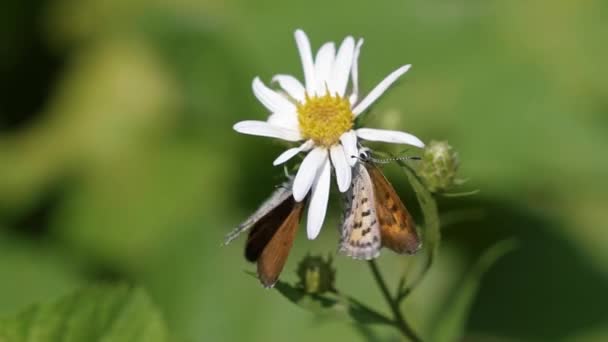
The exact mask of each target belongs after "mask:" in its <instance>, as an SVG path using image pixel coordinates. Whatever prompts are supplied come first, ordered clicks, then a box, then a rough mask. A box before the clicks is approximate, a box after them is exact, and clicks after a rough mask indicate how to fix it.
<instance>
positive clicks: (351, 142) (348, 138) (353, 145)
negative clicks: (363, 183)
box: [340, 130, 359, 166]
mask: <svg viewBox="0 0 608 342" xmlns="http://www.w3.org/2000/svg"><path fill="white" fill-rule="evenodd" d="M340 142H341V143H342V147H343V148H344V155H345V156H346V160H347V161H348V165H350V166H353V165H355V164H356V163H357V160H358V159H357V157H358V156H359V151H358V149H357V134H356V133H355V131H352V130H351V131H348V132H346V133H344V134H342V136H341V137H340Z"/></svg>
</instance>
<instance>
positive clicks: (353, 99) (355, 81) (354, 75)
mask: <svg viewBox="0 0 608 342" xmlns="http://www.w3.org/2000/svg"><path fill="white" fill-rule="evenodd" d="M362 45H363V38H361V39H359V40H358V41H357V45H356V46H355V53H354V54H353V67H352V69H351V71H350V77H351V81H352V89H353V92H352V93H351V94H350V98H349V101H350V104H351V105H354V104H355V103H357V100H358V99H359V53H360V52H361V46H362Z"/></svg>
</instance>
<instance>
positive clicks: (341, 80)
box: [329, 36, 355, 96]
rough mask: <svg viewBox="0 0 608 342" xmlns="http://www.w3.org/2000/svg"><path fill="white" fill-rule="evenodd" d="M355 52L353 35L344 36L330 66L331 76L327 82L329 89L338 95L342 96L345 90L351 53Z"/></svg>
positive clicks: (351, 63) (350, 64)
mask: <svg viewBox="0 0 608 342" xmlns="http://www.w3.org/2000/svg"><path fill="white" fill-rule="evenodd" d="M354 53H355V40H354V39H353V37H350V36H348V37H346V38H345V39H344V42H342V45H340V49H339V50H338V54H337V55H336V61H335V62H334V66H333V68H332V73H331V78H330V81H331V82H329V89H330V90H331V92H332V93H334V94H335V93H338V94H339V95H340V96H344V92H345V91H346V85H347V84H348V76H349V75H350V68H351V66H352V65H353V54H354Z"/></svg>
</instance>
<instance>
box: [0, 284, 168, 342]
mask: <svg viewBox="0 0 608 342" xmlns="http://www.w3.org/2000/svg"><path fill="white" fill-rule="evenodd" d="M0 341H11V342H19V341H45V342H47V341H48V342H52V341H61V342H72V341H73V342H80V341H113V342H114V341H116V342H120V341H150V342H164V341H168V333H167V328H166V326H165V323H164V321H163V318H162V315H161V313H160V312H159V311H158V309H157V308H156V307H155V306H154V304H153V303H152V301H151V300H150V298H149V297H148V296H147V294H146V293H145V292H144V291H143V290H142V289H140V288H136V287H132V286H127V285H98V286H90V287H86V288H84V289H81V290H79V291H77V292H76V293H73V294H70V295H68V296H66V297H63V298H61V299H59V300H56V301H54V302H51V303H47V304H38V305H34V306H32V307H30V308H29V309H27V310H25V311H24V312H22V313H20V314H18V315H17V316H16V317H14V318H9V319H4V320H0Z"/></svg>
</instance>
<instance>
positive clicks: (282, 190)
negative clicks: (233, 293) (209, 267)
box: [224, 181, 304, 287]
mask: <svg viewBox="0 0 608 342" xmlns="http://www.w3.org/2000/svg"><path fill="white" fill-rule="evenodd" d="M291 187H292V182H291V181H290V182H286V183H285V184H283V185H282V186H281V187H279V188H278V189H277V190H275V192H274V193H273V194H272V195H271V196H270V198H268V199H267V200H266V201H265V202H264V203H263V204H262V205H261V206H260V207H259V208H258V210H256V211H255V212H254V213H253V215H251V216H250V217H249V218H248V219H247V220H246V221H245V222H243V223H242V224H241V225H239V226H238V227H237V228H236V229H235V230H234V231H232V232H231V233H230V234H228V236H227V237H226V240H225V242H224V243H225V244H228V243H230V241H232V240H234V239H235V238H236V237H237V236H238V235H239V234H240V233H242V232H244V231H246V230H249V229H251V231H250V232H249V237H248V238H247V243H246V244H245V258H246V259H247V260H248V261H250V262H255V263H257V274H258V278H259V279H260V281H261V282H262V285H264V287H272V286H274V284H275V283H276V282H277V280H278V279H279V275H280V274H281V271H282V270H283V267H284V266H285V263H286V262H287V257H288V256H289V251H290V250H291V247H292V245H293V240H294V239H295V236H296V232H297V230H298V226H299V223H300V218H301V217H302V209H303V208H304V201H302V202H296V201H295V200H294V199H293V193H292V190H291Z"/></svg>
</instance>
